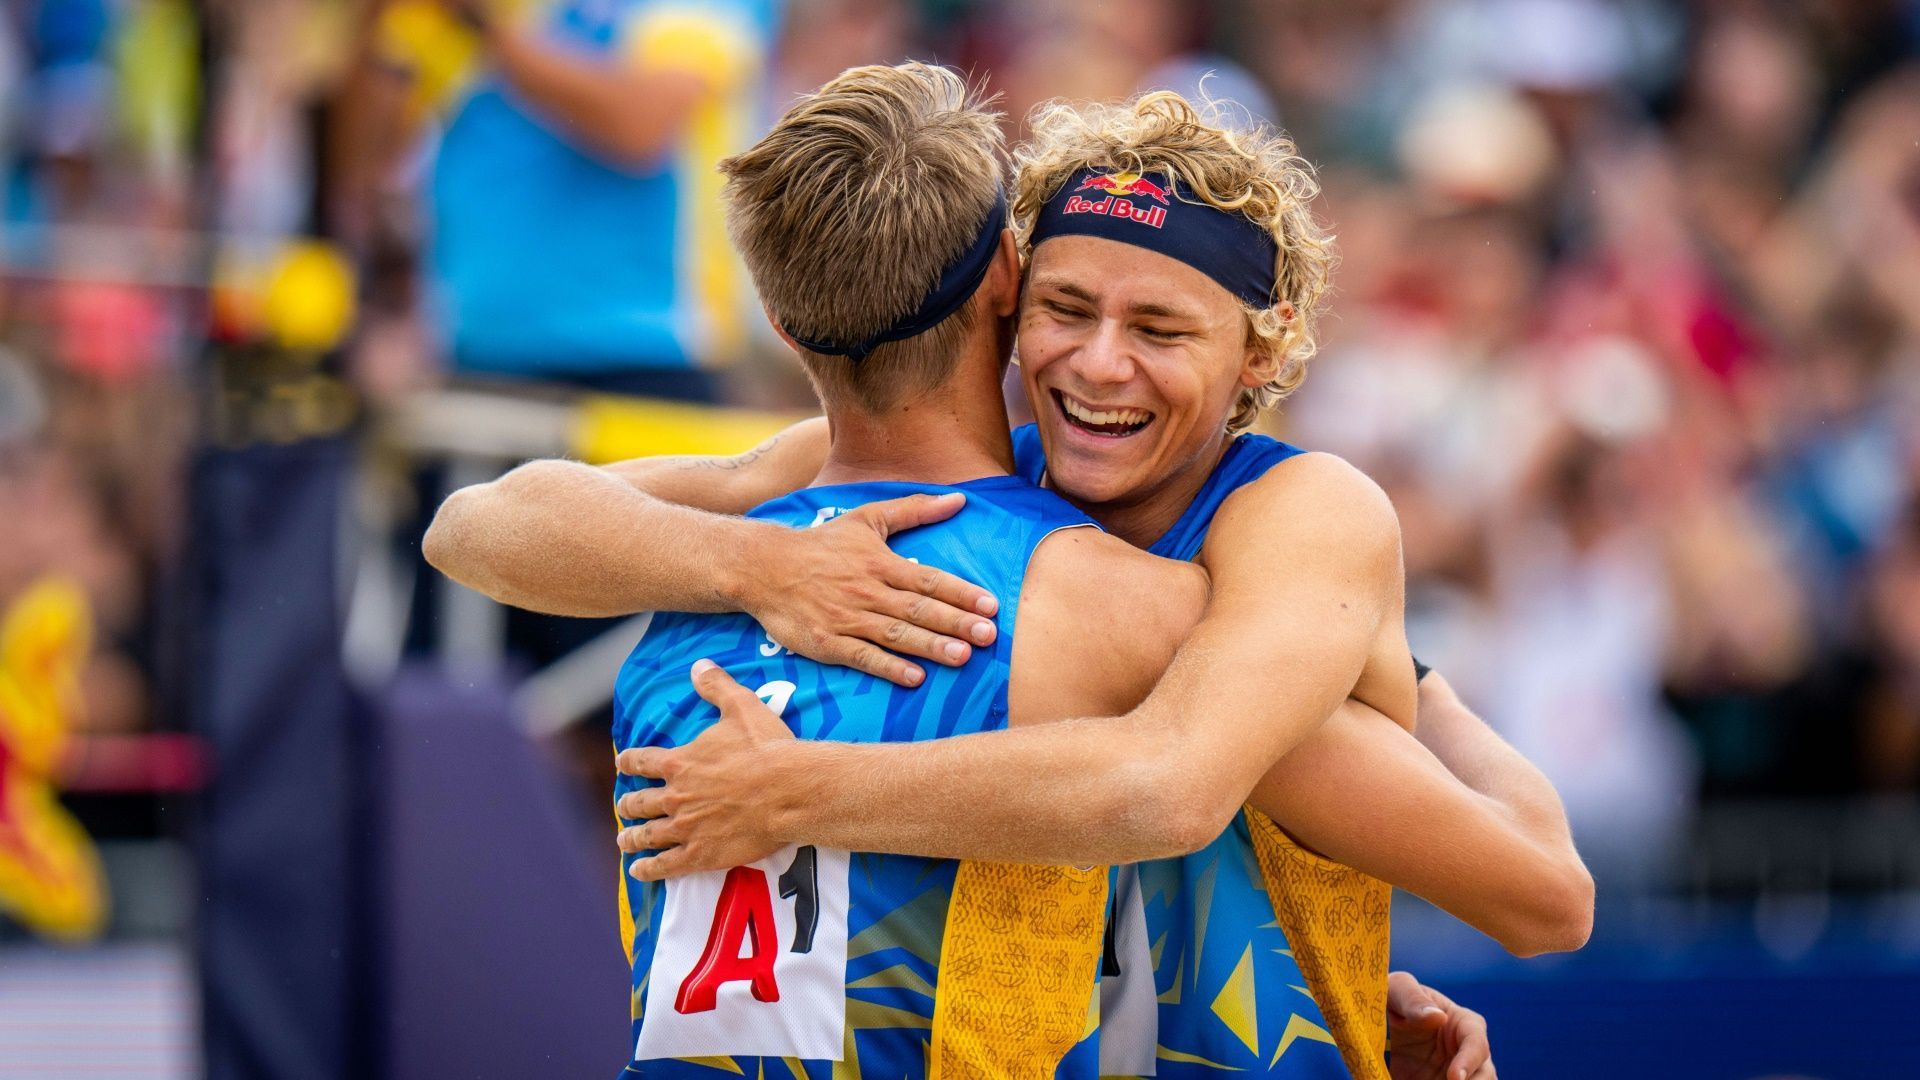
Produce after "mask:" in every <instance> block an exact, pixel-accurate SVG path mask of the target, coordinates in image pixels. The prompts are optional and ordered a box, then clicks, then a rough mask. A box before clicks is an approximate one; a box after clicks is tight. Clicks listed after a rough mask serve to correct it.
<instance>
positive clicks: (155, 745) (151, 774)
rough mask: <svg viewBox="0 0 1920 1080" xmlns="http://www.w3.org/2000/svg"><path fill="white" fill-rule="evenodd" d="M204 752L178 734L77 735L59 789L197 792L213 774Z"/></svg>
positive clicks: (189, 738)
mask: <svg viewBox="0 0 1920 1080" xmlns="http://www.w3.org/2000/svg"><path fill="white" fill-rule="evenodd" d="M212 771H213V770H212V763H211V762H210V761H209V760H208V756H207V748H206V746H205V744H203V743H202V742H201V741H200V740H199V739H197V738H195V737H193V736H191V735H183V734H179V733H177V732H154V733H150V734H140V735H76V736H74V739H73V744H72V746H71V748H70V750H69V752H68V755H67V765H66V770H65V772H64V775H62V776H61V777H60V780H59V786H60V789H61V790H63V791H68V792H75V793H80V794H89V795H93V794H130V793H160V794H185V793H191V792H195V791H199V790H201V789H202V788H204V787H205V786H206V784H207V780H208V778H209V776H210V775H211V773H212Z"/></svg>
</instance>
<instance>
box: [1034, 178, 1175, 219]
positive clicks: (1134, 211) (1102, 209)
mask: <svg viewBox="0 0 1920 1080" xmlns="http://www.w3.org/2000/svg"><path fill="white" fill-rule="evenodd" d="M1099 179H1105V178H1104V177H1100V178H1099ZM1092 182H1093V181H1091V180H1089V181H1088V182H1087V183H1092ZM1081 186H1083V187H1084V186H1085V185H1084V184H1083V185H1081ZM1163 201H1164V200H1163ZM1060 212H1061V213H1063V214H1106V215H1107V216H1109V217H1123V218H1128V219H1130V220H1133V221H1137V222H1139V223H1140V224H1142V225H1151V226H1153V227H1154V228H1156V229H1157V228H1159V227H1160V226H1162V225H1164V224H1165V223H1166V220H1167V208H1166V207H1164V206H1135V205H1133V203H1132V202H1130V201H1128V200H1127V199H1123V198H1121V197H1120V196H1119V195H1109V196H1107V197H1106V198H1104V199H1097V200H1096V199H1088V198H1085V197H1083V196H1079V195H1069V196H1067V204H1066V205H1065V206H1063V207H1061V208H1060Z"/></svg>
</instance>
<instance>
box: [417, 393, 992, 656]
mask: <svg viewBox="0 0 1920 1080" xmlns="http://www.w3.org/2000/svg"><path fill="white" fill-rule="evenodd" d="M827 441H828V430H827V422H826V421H825V420H824V419H813V420H806V421H802V422H801V423H798V424H795V425H794V426H792V427H790V428H788V429H787V430H786V431H784V432H781V433H780V434H779V435H776V436H774V437H773V438H771V439H769V440H767V441H766V442H765V443H762V444H761V445H760V446H757V447H755V448H754V449H752V450H750V451H748V452H746V453H744V454H740V455H738V456H736V457H730V458H716V457H655V458H638V459H635V460H632V461H626V462H621V463H619V464H615V465H607V466H602V467H595V466H591V465H584V464H581V463H580V462H577V461H562V460H542V461H533V462H529V463H527V464H525V465H522V466H520V467H519V468H517V469H514V470H513V471H512V472H509V473H507V474H506V475H505V476H502V477H500V478H499V479H498V480H493V481H490V482H488V483H484V484H475V485H473V486H471V487H465V488H461V489H460V490H459V491H456V492H454V493H453V494H452V495H450V496H448V497H447V500H446V502H444V503H442V504H441V506H440V509H439V511H438V512H437V513H436V514H435V515H434V519H433V523H432V524H431V525H430V526H429V527H428V529H427V535H426V538H425V539H424V540H423V541H422V542H421V547H422V550H423V552H424V553H425V555H426V557H427V561H428V562H430V563H432V564H433V565H434V566H435V567H436V568H437V569H439V570H440V571H441V572H442V573H444V574H446V575H447V576H448V577H450V578H452V579H454V580H455V581H458V582H460V583H461V584H462V585H465V586H467V587H468V588H471V589H474V590H476V591H478V592H481V593H484V594H486V595H487V596H490V597H492V598H493V599H495V600H498V601H500V602H501V603H503V604H511V605H513V606H515V607H523V608H528V609H530V610H533V611H544V612H549V613H551V614H555V615H573V616H581V617H592V616H605V615H630V614H633V613H635V612H640V611H745V612H747V613H748V614H751V615H753V616H754V618H756V619H758V620H759V621H760V623H761V625H763V626H765V627H766V628H767V631H768V633H770V634H772V635H773V636H774V639H775V640H777V641H779V642H780V643H781V644H783V645H786V646H787V647H788V648H791V649H793V650H794V651H796V652H798V653H800V654H801V655H803V656H806V657H808V658H810V659H813V660H818V661H821V662H822V663H828V664H838V665H841V666H845V667H853V668H857V669H859V670H861V671H864V672H867V673H868V674H870V675H877V676H879V677H881V678H884V679H888V680H891V681H893V682H897V683H900V684H901V685H904V686H912V685H916V684H917V683H918V682H919V681H920V679H921V678H922V676H923V673H922V671H921V669H920V667H919V666H918V665H916V664H914V663H912V662H910V661H908V660H905V659H902V658H901V657H900V656H897V655H895V653H896V652H897V653H905V654H907V655H909V656H916V657H921V658H924V659H929V660H933V661H935V662H937V663H943V664H957V663H963V662H965V660H966V659H967V657H968V656H970V655H971V645H973V644H980V645H985V644H988V643H990V642H992V641H993V638H994V626H993V623H992V622H991V621H990V619H989V618H987V617H988V616H991V615H993V614H994V612H995V611H996V610H997V603H996V601H995V598H994V597H992V596H991V595H989V594H988V593H987V592H986V590H984V589H981V588H979V587H978V586H975V585H973V584H972V583H970V582H965V581H961V580H960V579H959V578H956V577H954V576H952V575H951V574H942V573H938V572H934V571H929V570H927V569H925V568H922V567H919V566H916V565H915V564H914V563H912V562H909V561H908V560H906V559H903V558H900V557H899V556H897V555H895V554H893V553H892V552H891V551H890V550H888V548H887V546H886V542H885V541H886V538H887V537H888V536H889V535H891V534H892V533H895V532H899V531H901V530H904V529H910V528H913V527H915V526H918V525H923V524H929V523H931V522H935V521H942V520H945V519H946V518H947V517H950V516H951V515H952V514H953V513H955V512H956V511H957V510H958V509H959V508H960V505H961V503H960V501H958V500H953V499H948V500H943V501H935V500H931V499H928V498H926V497H923V496H911V497H909V498H906V499H894V500H889V501H887V502H880V503H874V504H871V505H868V506H864V507H861V508H860V509H859V510H856V511H854V512H853V513H851V514H845V515H842V516H841V517H838V518H836V519H834V520H833V521H831V522H828V523H827V524H825V525H822V526H821V527H819V528H817V529H806V530H795V529H788V528H783V527H780V526H776V525H773V524H771V523H767V522H760V521H752V520H749V519H746V518H740V517H732V516H727V515H734V514H741V513H744V512H746V511H747V510H750V509H752V508H753V507H755V506H758V505H759V504H761V503H763V502H766V501H767V500H768V499H773V498H777V497H779V496H781V495H785V494H787V493H789V492H791V491H793V490H795V489H796V488H802V487H805V486H807V485H808V484H809V483H811V482H812V481H813V478H814V476H815V475H816V474H817V473H819V471H820V465H821V463H822V462H823V461H825V460H826V455H827ZM803 586H807V587H803ZM882 646H885V648H882ZM888 650H893V651H892V652H889V651H888Z"/></svg>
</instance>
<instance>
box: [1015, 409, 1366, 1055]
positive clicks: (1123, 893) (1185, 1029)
mask: <svg viewBox="0 0 1920 1080" xmlns="http://www.w3.org/2000/svg"><path fill="white" fill-rule="evenodd" d="M1301 452H1302V451H1301V450H1300V449H1299V448H1297V447H1294V446H1289V445H1287V444H1286V443H1282V442H1277V441H1275V440H1273V439H1269V438H1267V437H1265V436H1261V435H1242V436H1240V437H1239V438H1238V439H1236V440H1234V442H1233V445H1232V446H1231V447H1229V448H1228V450H1227V453H1226V455H1225V456H1224V457H1223V458H1222V459H1221V461H1220V464H1219V465H1217V466H1216V467H1215V468H1214V471H1213V473H1212V475H1211V476H1209V477H1208V478H1207V482H1206V484H1205V485H1204V486H1202V488H1201V490H1200V493H1199V494H1198V495H1196V496H1195V497H1194V500H1193V502H1192V503H1191V504H1190V505H1189V506H1188V507H1187V510H1186V512H1185V513H1184V514H1182V515H1181V517H1180V519H1179V521H1177V522H1175V523H1174V526H1173V527H1172V528H1171V529H1169V530H1168V531H1167V533H1166V535H1164V536H1162V537H1161V538H1160V539H1159V540H1158V541H1156V542H1155V543H1154V544H1153V546H1152V547H1150V548H1149V549H1148V550H1149V551H1151V552H1152V553H1153V554H1155V555H1160V556H1163V557H1165V558H1170V559H1183V560H1191V559H1193V558H1196V557H1198V555H1199V554H1200V549H1201V546H1202V545H1203V544H1204V543H1205V542H1206V537H1207V530H1208V528H1209V526H1211V525H1212V523H1213V517H1214V514H1215V513H1217V512H1218V511H1219V509H1220V506H1221V504H1222V503H1224V502H1225V501H1226V499H1227V497H1228V496H1229V495H1231V494H1233V492H1234V491H1236V490H1238V489H1239V488H1240V487H1241V486H1243V485H1245V484H1248V483H1251V482H1253V481H1254V480H1257V479H1259V478H1260V477H1261V476H1263V475H1265V474H1266V471H1267V470H1268V469H1270V468H1272V467H1273V466H1274V465H1277V464H1279V463H1280V462H1282V461H1285V460H1287V459H1288V458H1290V457H1293V456H1294V455H1296V454H1299V453H1301ZM1014 457H1015V463H1016V464H1015V470H1016V471H1017V472H1019V473H1020V474H1021V475H1022V476H1025V477H1028V478H1029V479H1033V480H1036V481H1037V480H1038V479H1039V478H1040V476H1041V475H1042V471H1043V469H1044V468H1045V460H1044V458H1043V456H1042V453H1041V448H1040V438H1039V433H1038V431H1037V429H1036V428H1034V426H1033V425H1031V424H1029V425H1027V426H1025V427H1022V428H1020V429H1018V430H1017V431H1015V432H1014ZM1112 891H1113V911H1112V915H1111V931H1110V934H1109V939H1108V945H1107V951H1106V960H1105V964H1104V966H1103V969H1102V979H1101V984H1100V990H1101V993H1100V998H1101V1019H1100V1069H1101V1073H1102V1074H1103V1075H1107V1076H1155V1077H1158V1078H1159V1080H1186V1078H1200V1077H1216V1076H1219V1075H1221V1074H1224V1073H1228V1072H1231V1073H1233V1074H1235V1075H1236V1076H1238V1075H1247V1074H1251V1075H1255V1076H1274V1077H1289V1078H1292V1077H1345V1076H1348V1075H1352V1076H1355V1077H1361V1078H1376V1080H1385V1077H1386V1075H1387V1072H1386V1064H1385V1056H1384V1055H1385V1052H1386V992H1387V984H1386V979H1387V944H1388V902H1389V899H1390V896H1391V890H1390V889H1389V887H1388V886H1387V885H1386V884H1385V883H1384V882H1381V881H1378V880H1376V879H1374V878H1370V877H1367V876H1366V875H1364V874H1361V873H1359V872H1358V871H1356V870H1353V869H1351V868H1349V867H1346V866H1342V865H1340V864H1338V863H1335V862H1332V861H1331V860H1328V859H1324V858H1322V857H1320V856H1319V855H1316V854H1314V853H1313V852H1311V851H1308V850H1307V849H1305V848H1303V847H1301V846H1300V845H1299V844H1297V843H1294V842H1293V840H1292V839H1291V838H1290V837H1288V836H1287V834H1286V833H1285V832H1284V831H1282V830H1281V829H1280V827H1279V826H1277V825H1275V824H1274V823H1273V821H1272V819H1270V818H1268V817H1267V816H1266V815H1264V814H1262V813H1260V812H1258V811H1256V810H1254V809H1252V808H1251V807H1248V808H1246V809H1245V810H1244V811H1243V812H1242V813H1241V815H1240V816H1239V817H1238V818H1236V819H1235V820H1234V823H1233V825H1232V827H1231V828H1229V829H1228V830H1227V831H1226V832H1225V833H1223V834H1222V835H1221V836H1220V837H1219V838H1218V839H1216V840H1215V841H1214V842H1213V843H1211V844H1209V845H1207V846H1206V847H1205V848H1203V849H1201V850H1200V851H1198V852H1195V853H1194V854H1192V855H1188V856H1186V857H1184V858H1179V859H1164V860H1158V861H1154V862H1147V863H1141V864H1139V865H1137V866H1133V867H1121V868H1119V869H1118V870H1116V871H1115V875H1114V882H1113V890H1112ZM1143 975H1144V976H1150V977H1143Z"/></svg>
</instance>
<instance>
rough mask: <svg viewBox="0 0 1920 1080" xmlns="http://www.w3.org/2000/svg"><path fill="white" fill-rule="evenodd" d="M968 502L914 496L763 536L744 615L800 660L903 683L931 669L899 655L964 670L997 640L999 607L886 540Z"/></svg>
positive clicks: (747, 584)
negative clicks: (898, 551) (969, 660)
mask: <svg viewBox="0 0 1920 1080" xmlns="http://www.w3.org/2000/svg"><path fill="white" fill-rule="evenodd" d="M966 501H967V500H966V496H965V495H961V494H959V493H957V492H954V493H949V494H946V495H938V496H935V495H909V496H907V497H906V498H903V499H889V500H887V501H885V502H877V503H869V504H867V505H866V506H862V507H860V508H859V509H856V510H852V511H849V512H847V513H845V514H842V515H840V516H839V517H837V518H834V519H833V520H832V521H829V522H827V523H826V524H824V525H820V526H818V527H816V528H812V529H780V530H773V529H769V530H765V531H764V532H763V533H762V534H761V535H760V536H759V537H757V538H756V540H755V550H754V551H753V552H751V553H750V558H749V559H747V560H746V565H747V567H748V569H747V573H748V574H750V575H751V577H750V579H749V580H747V581H744V582H742V583H741V584H740V585H739V594H740V606H741V609H742V610H744V611H746V612H747V614H749V615H752V616H753V617H754V618H755V619H757V620H758V621H759V623H760V625H761V626H763V627H765V628H766V631H767V635H768V636H769V637H771V638H772V639H773V640H774V641H776V642H779V643H780V644H781V645H784V646H786V647H787V648H789V649H792V650H793V651H794V652H797V653H799V654H800V655H801V656H804V657H807V658H808V659H810V660H818V661H820V662H821V663H824V664H835V665H838V666H840V667H850V668H856V669H858V670H860V671H864V672H866V673H867V674H869V675H875V676H878V677H879V678H882V679H886V680H887V681H888V682H894V683H899V684H900V685H901V686H918V685H920V683H921V681H922V680H923V679H925V678H926V672H925V671H923V670H922V669H921V668H920V667H919V666H918V665H916V664H914V663H912V662H911V661H909V660H905V659H902V658H901V657H899V656H896V655H894V654H895V653H904V654H906V655H908V656H917V657H921V658H923V659H927V660H932V661H934V662H935V663H940V664H948V665H951V666H955V667H957V666H959V665H961V664H964V663H966V662H967V658H968V657H970V656H972V655H973V646H974V645H990V644H992V643H993V639H994V626H993V621H992V618H991V616H992V615H993V614H994V613H995V612H997V611H999V610H1000V604H999V602H998V601H997V600H995V599H994V598H993V597H992V596H991V595H989V594H988V593H987V591H986V590H985V589H982V588H980V587H979V586H977V585H972V584H969V583H967V582H965V581H962V580H960V579H959V578H957V577H954V576H953V575H952V574H949V573H947V572H946V571H944V570H936V569H934V568H933V567H930V566H921V565H920V564H919V563H916V562H913V561H912V560H910V559H905V558H902V557H900V556H899V555H896V554H894V553H893V550H892V549H891V548H889V547H887V537H889V536H892V535H894V534H895V533H900V532H905V531H906V530H908V529H914V528H918V527H920V526H922V525H931V524H933V523H934V522H936V521H945V520H947V519H948V518H950V517H952V516H953V515H954V514H956V513H958V512H959V511H960V508H961V507H962V506H964V505H966ZM983 616H985V617H983ZM888 650H892V651H891V652H889V651H888Z"/></svg>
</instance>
